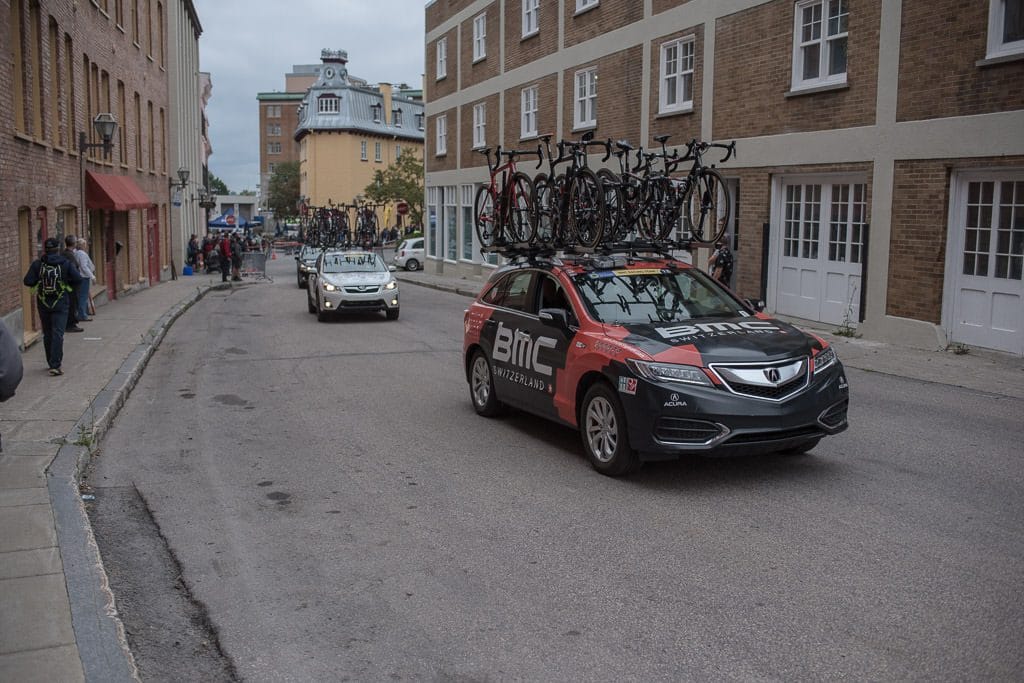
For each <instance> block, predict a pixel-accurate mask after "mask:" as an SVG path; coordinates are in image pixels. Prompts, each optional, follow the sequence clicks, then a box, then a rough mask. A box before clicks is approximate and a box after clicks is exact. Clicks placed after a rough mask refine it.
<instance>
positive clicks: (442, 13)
mask: <svg viewBox="0 0 1024 683" xmlns="http://www.w3.org/2000/svg"><path fill="white" fill-rule="evenodd" d="M472 4H473V0H436V2H434V3H433V4H431V5H428V6H427V8H426V13H427V17H426V22H427V29H426V30H427V32H430V31H433V30H434V29H435V28H437V27H438V26H440V25H441V22H443V21H445V20H446V19H449V18H451V17H453V16H455V14H457V13H458V12H461V11H462V10H464V9H466V8H467V7H469V6H470V5H472Z"/></svg>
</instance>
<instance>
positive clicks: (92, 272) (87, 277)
mask: <svg viewBox="0 0 1024 683" xmlns="http://www.w3.org/2000/svg"><path fill="white" fill-rule="evenodd" d="M86 246H88V242H86V240H85V238H84V237H79V238H78V242H76V247H77V248H76V249H75V265H76V266H78V272H79V274H80V275H81V276H82V284H80V285H78V301H77V302H72V303H73V304H75V305H77V306H78V319H79V320H82V321H85V322H88V321H90V320H92V318H90V317H89V285H90V284H91V283H93V282H95V281H96V264H95V263H93V262H92V259H91V258H89V252H87V251H86V250H85V248H86Z"/></svg>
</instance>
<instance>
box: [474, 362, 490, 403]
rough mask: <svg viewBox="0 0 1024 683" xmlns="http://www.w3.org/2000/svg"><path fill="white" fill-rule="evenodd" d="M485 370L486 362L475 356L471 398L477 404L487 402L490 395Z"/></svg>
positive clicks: (488, 378)
mask: <svg viewBox="0 0 1024 683" xmlns="http://www.w3.org/2000/svg"><path fill="white" fill-rule="evenodd" d="M488 374H489V373H488V372H487V363H486V361H484V359H483V358H477V359H476V362H475V363H473V399H474V400H475V401H476V404H477V405H478V406H483V405H486V404H487V399H488V398H489V397H490V395H491V384H490V377H489V376H488Z"/></svg>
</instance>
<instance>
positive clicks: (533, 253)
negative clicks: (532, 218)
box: [480, 240, 693, 262]
mask: <svg viewBox="0 0 1024 683" xmlns="http://www.w3.org/2000/svg"><path fill="white" fill-rule="evenodd" d="M692 246H693V242H692V241H691V240H623V241H620V242H608V243H603V244H600V245H598V246H596V247H581V246H579V245H567V246H561V247H555V246H541V245H537V244H532V243H521V244H501V245H493V246H490V247H482V248H481V249H480V253H481V254H482V255H487V254H499V255H501V256H503V257H504V258H506V259H507V260H509V261H511V262H523V261H536V260H538V259H550V258H554V257H559V256H561V257H574V256H577V257H584V258H585V257H590V258H598V257H602V256H613V255H617V254H623V255H626V256H628V257H630V258H643V257H649V256H651V255H657V256H660V257H663V258H671V257H672V252H673V251H690V250H691V249H692Z"/></svg>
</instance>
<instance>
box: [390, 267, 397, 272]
mask: <svg viewBox="0 0 1024 683" xmlns="http://www.w3.org/2000/svg"><path fill="white" fill-rule="evenodd" d="M388 270H390V271H391V272H392V273H393V272H395V271H396V270H398V268H397V267H395V266H388Z"/></svg>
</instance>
